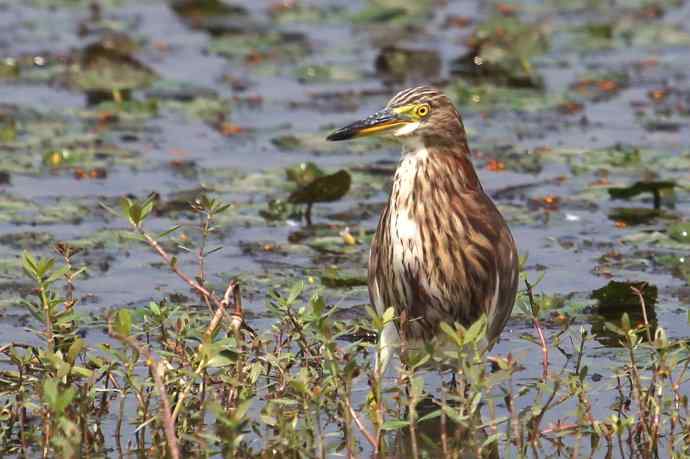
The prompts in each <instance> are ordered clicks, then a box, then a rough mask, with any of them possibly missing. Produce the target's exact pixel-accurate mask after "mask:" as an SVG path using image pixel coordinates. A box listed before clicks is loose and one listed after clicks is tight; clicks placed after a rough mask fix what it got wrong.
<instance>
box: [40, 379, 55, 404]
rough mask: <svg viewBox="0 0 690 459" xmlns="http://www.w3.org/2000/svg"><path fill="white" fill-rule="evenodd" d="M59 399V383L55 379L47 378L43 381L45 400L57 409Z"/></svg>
mask: <svg viewBox="0 0 690 459" xmlns="http://www.w3.org/2000/svg"><path fill="white" fill-rule="evenodd" d="M57 400H58V383H57V381H56V380H55V379H53V378H50V379H46V380H45V381H44V382H43V401H44V402H45V403H46V404H47V405H48V406H49V407H50V409H51V410H53V411H55V406H56V404H57Z"/></svg>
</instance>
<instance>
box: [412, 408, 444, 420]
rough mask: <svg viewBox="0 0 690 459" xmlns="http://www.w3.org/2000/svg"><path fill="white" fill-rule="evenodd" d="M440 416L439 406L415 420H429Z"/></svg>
mask: <svg viewBox="0 0 690 459" xmlns="http://www.w3.org/2000/svg"><path fill="white" fill-rule="evenodd" d="M440 416H441V409H440V408H439V409H437V410H434V411H432V412H430V413H427V414H425V415H424V416H422V417H421V418H419V419H418V420H417V422H418V423H419V422H424V421H428V420H430V419H436V418H438V417H440Z"/></svg>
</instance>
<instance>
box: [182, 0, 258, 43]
mask: <svg viewBox="0 0 690 459" xmlns="http://www.w3.org/2000/svg"><path fill="white" fill-rule="evenodd" d="M170 8H172V10H173V11H174V12H175V14H177V15H178V16H179V17H180V18H181V19H182V21H183V22H184V23H185V24H186V25H187V26H188V27H190V28H192V29H200V30H205V31H207V32H209V33H211V34H214V35H220V34H224V33H242V32H246V31H249V30H252V29H254V27H255V26H256V24H254V23H253V21H250V20H249V13H248V11H247V10H246V8H244V7H242V6H239V5H233V4H229V3H228V2H224V1H222V0H173V1H171V2H170Z"/></svg>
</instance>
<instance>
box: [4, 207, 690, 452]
mask: <svg viewBox="0 0 690 459" xmlns="http://www.w3.org/2000/svg"><path fill="white" fill-rule="evenodd" d="M122 207H123V211H124V216H125V218H126V219H127V220H128V221H129V223H130V225H131V237H133V238H136V239H137V240H139V241H141V242H142V244H145V245H148V246H149V247H150V248H151V249H152V250H153V251H155V252H156V253H157V254H158V255H159V256H160V257H161V259H162V261H163V262H164V263H165V264H166V265H167V266H168V268H169V269H170V270H171V271H172V272H174V273H175V274H176V275H177V276H178V277H179V279H180V280H181V281H182V282H184V283H185V284H186V285H187V286H188V287H190V288H191V289H192V291H194V292H195V294H196V295H197V296H198V297H199V300H200V301H201V302H202V303H203V304H206V305H207V306H208V308H207V310H205V309H206V308H202V309H195V310H190V309H185V308H182V307H180V306H178V305H175V304H174V303H171V302H166V301H162V302H151V303H150V304H148V306H145V307H141V308H136V309H119V310H115V311H111V312H110V313H108V315H107V316H106V317H105V318H104V320H103V322H101V324H102V325H101V326H103V327H105V328H106V330H107V334H108V335H109V336H110V338H111V340H109V341H108V342H104V343H102V344H98V345H93V344H89V343H87V342H86V341H85V340H84V339H83V338H82V334H81V333H82V332H83V331H84V330H85V327H88V326H89V323H88V320H85V318H84V317H83V316H82V315H81V314H80V313H79V309H80V305H79V303H78V301H77V300H76V298H77V297H76V292H77V291H78V288H79V287H78V286H79V279H80V277H81V276H82V275H83V274H84V272H85V268H83V267H81V268H80V267H78V266H77V264H78V260H79V256H80V254H79V252H80V249H78V248H74V247H72V246H70V245H67V244H58V245H57V246H56V250H57V253H58V254H59V255H60V257H61V260H60V261H59V262H58V261H57V260H56V259H55V258H35V257H34V256H32V255H31V254H30V253H28V252H24V255H23V260H22V263H23V269H24V272H25V274H26V276H27V277H29V278H30V279H31V280H32V281H33V283H34V285H35V290H34V294H33V295H31V296H30V297H27V300H26V301H25V305H26V307H27V308H28V310H29V311H30V312H31V314H32V315H33V317H34V319H35V321H36V323H37V324H40V326H39V327H38V328H37V329H36V330H35V331H34V332H33V333H34V336H35V338H37V340H34V343H16V342H12V343H8V344H6V345H4V346H3V347H2V349H1V352H2V355H3V356H4V369H3V371H2V403H3V406H4V408H3V414H2V419H0V438H1V439H2V450H3V452H4V453H6V454H9V453H14V454H29V455H35V454H40V453H41V452H42V453H43V455H44V456H60V457H76V456H84V455H86V456H91V457H93V456H98V455H102V454H105V453H106V452H107V451H108V450H109V449H112V448H116V450H117V451H118V454H120V455H122V454H125V453H129V452H136V451H138V452H139V453H143V452H144V451H148V454H153V455H154V456H159V457H173V458H177V457H209V456H215V455H220V456H224V457H326V456H328V455H330V454H334V453H339V454H345V455H349V456H357V455H359V454H360V452H361V451H363V450H368V451H374V452H375V453H376V452H379V453H380V454H383V455H388V454H394V453H395V451H401V450H404V451H411V454H410V456H411V457H438V456H439V455H442V456H443V457H456V455H457V454H472V455H476V457H499V455H500V457H507V456H512V457H516V456H517V457H527V456H529V455H531V454H539V453H540V451H542V450H543V448H545V447H548V448H555V449H556V450H558V451H561V453H562V454H565V455H568V456H576V457H580V455H590V454H592V455H599V454H616V455H617V454H620V455H621V456H620V457H628V455H640V456H641V457H654V456H655V455H656V454H658V453H659V452H660V451H665V452H666V453H667V454H669V455H673V457H684V456H685V455H687V454H688V453H690V446H689V442H688V435H690V430H689V429H690V424H689V423H688V419H689V418H688V414H689V413H688V398H687V387H688V384H689V383H690V374H688V371H687V370H688V366H689V365H690V353H689V351H690V346H689V345H688V343H687V342H683V341H678V340H671V339H669V338H668V337H667V335H666V332H665V331H664V329H663V328H661V327H659V326H652V324H650V321H649V319H648V313H650V311H648V309H647V308H648V307H652V306H653V304H651V305H650V304H649V303H648V301H649V299H650V298H651V297H650V296H648V295H647V292H646V291H645V290H644V286H643V285H637V286H634V287H633V288H632V290H630V287H626V286H624V285H622V284H616V286H615V288H616V289H617V290H615V291H614V289H609V290H606V292H605V293H604V290H603V289H602V292H601V293H600V296H602V295H603V296H605V297H606V304H610V303H616V300H615V298H614V296H616V295H619V296H620V295H623V297H625V299H622V300H621V301H623V302H624V303H625V304H626V305H627V304H628V303H629V302H631V301H633V299H636V301H637V302H638V303H637V305H638V306H639V308H640V311H641V317H642V320H641V322H639V323H632V322H631V320H630V318H629V316H628V314H627V313H624V314H623V317H622V319H621V320H620V321H615V322H610V323H606V325H605V327H606V329H608V330H609V331H610V332H611V335H610V336H611V339H615V341H617V342H618V344H619V345H620V346H622V349H624V350H625V353H624V355H625V356H626V358H625V359H622V360H621V361H620V365H619V367H618V368H617V369H615V370H614V372H613V375H614V376H613V377H612V378H608V379H607V380H606V381H604V382H601V383H594V384H593V383H592V382H591V381H592V380H594V381H597V382H598V381H600V380H601V378H602V377H601V376H600V375H599V376H596V377H595V376H593V375H590V374H589V368H588V365H587V359H586V358H585V357H584V352H585V349H586V348H587V347H589V346H591V345H592V337H591V336H590V335H589V333H588V332H586V331H585V329H584V328H582V327H579V329H578V327H571V325H572V318H570V317H568V316H567V315H563V313H559V314H558V316H557V317H554V316H549V315H547V314H545V313H542V307H543V305H544V302H543V300H542V299H539V297H537V298H536V299H535V297H534V296H533V293H532V285H530V284H529V283H526V285H527V289H526V290H525V294H524V295H523V296H522V297H521V298H520V302H519V304H518V308H519V312H520V315H521V317H524V318H525V319H527V320H530V321H531V322H532V324H533V326H534V330H535V333H534V334H533V335H525V336H524V337H523V339H525V340H527V341H529V342H533V343H535V344H536V345H538V346H539V347H540V348H541V350H542V355H543V359H542V364H541V365H542V367H541V376H539V377H534V378H528V379H520V377H519V376H520V374H521V373H522V372H524V371H525V370H526V368H525V367H524V366H523V365H524V363H523V362H521V361H520V358H519V356H515V355H512V354H511V353H508V354H506V355H501V354H493V353H492V354H491V355H490V356H489V357H488V359H489V360H490V362H491V367H489V366H488V365H487V360H486V359H487V355H486V353H485V351H484V350H483V348H482V338H483V336H484V332H485V326H486V324H485V321H483V320H482V321H479V322H477V323H476V324H475V325H473V326H472V327H470V328H469V329H463V328H462V327H460V326H458V325H455V326H454V325H452V324H444V327H443V329H444V332H445V333H446V334H447V336H448V339H449V342H450V343H451V347H450V349H445V350H443V351H440V350H436V351H433V349H432V348H431V347H428V348H427V349H425V350H423V351H421V352H417V351H414V352H413V351H405V342H404V340H403V343H402V352H403V355H405V361H406V362H407V365H405V366H404V367H402V368H401V369H400V371H399V373H398V374H397V376H396V377H395V379H394V380H390V379H387V378H384V377H383V375H381V374H378V373H377V372H376V371H374V370H373V369H372V365H371V364H370V360H371V359H370V351H371V350H372V348H375V344H374V343H373V341H372V338H373V337H374V336H375V335H376V333H378V332H379V331H380V330H382V328H383V326H384V324H385V323H386V322H388V321H390V320H394V317H393V314H392V310H389V311H386V313H385V314H384V315H383V316H378V315H377V314H376V313H375V312H373V311H372V310H369V318H368V320H362V321H360V320H355V321H344V320H339V319H337V318H336V315H337V313H338V308H336V307H333V306H332V305H328V304H326V302H325V301H324V299H323V297H322V296H320V295H319V294H318V293H315V294H312V295H308V294H306V292H305V290H304V284H303V283H301V282H298V283H296V284H295V285H293V287H292V288H290V289H289V290H287V291H272V292H271V293H270V294H269V303H268V311H269V319H268V320H269V324H270V325H268V326H266V327H264V328H263V329H262V330H259V331H255V330H254V329H252V328H251V327H250V326H249V325H248V324H247V322H246V321H245V314H244V311H243V309H242V297H241V294H240V284H238V283H237V281H235V280H230V281H229V282H228V283H227V287H226V289H225V293H224V294H223V295H221V294H220V293H218V292H215V291H214V290H213V288H212V287H211V286H210V285H209V284H208V282H207V280H206V279H207V278H208V274H207V273H206V272H205V268H204V266H205V262H206V258H207V257H208V256H209V255H211V254H212V253H214V252H215V251H216V249H210V250H209V249H208V248H207V247H206V246H205V243H206V241H207V239H208V237H209V235H210V234H211V233H212V232H213V231H214V223H215V218H216V217H217V216H218V215H220V214H222V213H223V212H224V211H226V210H227V209H228V205H226V204H222V203H220V202H218V201H217V200H213V199H208V198H205V197H202V198H199V199H198V200H197V201H196V202H195V203H194V205H193V211H194V212H195V213H197V214H198V215H199V217H200V218H199V221H200V223H199V226H198V227H197V228H196V231H198V232H199V234H200V235H201V236H202V237H201V239H200V241H201V242H200V244H199V246H198V247H186V249H187V250H190V251H194V252H197V253H198V267H199V271H198V274H197V275H196V276H194V277H192V276H191V275H189V274H187V273H186V272H184V271H183V270H182V269H181V267H180V266H179V265H178V261H177V258H176V257H175V256H173V255H170V254H169V253H168V252H167V251H166V250H165V249H164V248H163V246H164V245H166V244H165V243H164V241H165V240H166V239H169V238H170V237H173V235H174V234H175V233H176V232H177V231H179V229H180V227H179V226H174V227H172V228H170V229H169V230H167V231H165V232H163V233H160V234H153V233H150V232H149V231H147V230H146V228H145V226H144V223H145V221H146V218H147V217H148V216H149V215H150V214H151V212H152V210H153V208H154V200H153V199H148V200H146V201H143V202H133V201H129V200H126V201H124V202H123V206H122ZM108 209H109V210H110V211H111V212H115V211H114V210H112V209H110V208H108ZM136 250H144V248H143V246H142V247H141V249H136ZM621 289H622V290H621ZM619 290H620V291H619ZM653 295H654V298H655V297H656V290H654V292H653ZM621 304H623V303H621ZM543 320H548V321H549V322H551V326H552V327H553V326H554V324H556V323H557V324H558V326H557V328H556V329H555V330H554V329H553V328H552V330H550V331H548V332H546V331H545V329H544V327H543V325H542V321H543ZM688 320H690V316H689V317H688ZM557 353H560V354H561V357H560V358H559V359H558V360H560V361H563V362H564V363H565V364H564V365H563V366H562V367H561V366H560V365H559V366H558V367H557V366H556V365H554V363H553V362H552V359H553V357H554V354H557ZM428 367H432V368H439V369H440V368H452V369H453V370H452V371H451V372H450V373H448V371H446V373H447V374H446V377H448V376H452V377H453V379H454V381H455V383H454V384H451V385H448V384H442V385H441V387H438V388H436V389H433V388H432V387H430V386H429V381H428V380H425V376H424V375H425V373H426V372H427V370H426V369H427V368H428ZM601 384H605V385H606V386H608V387H610V388H614V387H615V388H616V390H617V391H618V393H619V397H618V399H617V401H616V403H615V405H614V406H612V407H609V408H608V409H607V410H606V411H605V412H604V413H603V414H598V413H600V412H601V410H600V409H595V407H594V406H593V404H594V403H595V401H594V399H596V397H597V392H598V390H599V386H600V385H601ZM133 407H135V408H133ZM564 410H565V414H563V411H564ZM554 413H556V414H554ZM109 422H114V423H115V427H114V438H113V439H109V438H107V436H106V433H107V432H108V431H109V430H110V427H107V426H104V423H109Z"/></svg>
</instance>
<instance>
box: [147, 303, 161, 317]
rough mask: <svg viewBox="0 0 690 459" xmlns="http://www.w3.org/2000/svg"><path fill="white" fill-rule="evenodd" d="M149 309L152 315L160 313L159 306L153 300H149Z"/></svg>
mask: <svg viewBox="0 0 690 459" xmlns="http://www.w3.org/2000/svg"><path fill="white" fill-rule="evenodd" d="M149 311H151V312H152V313H153V315H154V316H160V315H161V308H160V306H158V303H156V302H154V301H151V302H149Z"/></svg>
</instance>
